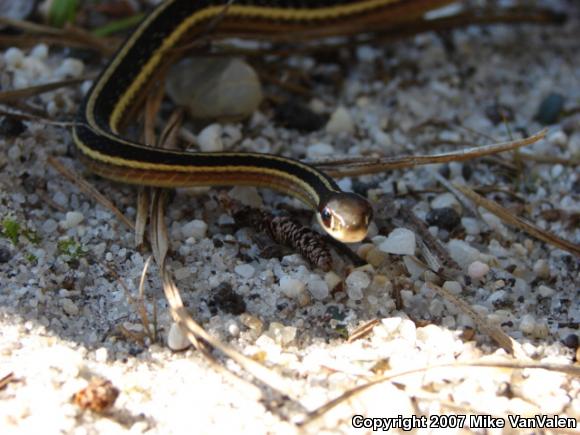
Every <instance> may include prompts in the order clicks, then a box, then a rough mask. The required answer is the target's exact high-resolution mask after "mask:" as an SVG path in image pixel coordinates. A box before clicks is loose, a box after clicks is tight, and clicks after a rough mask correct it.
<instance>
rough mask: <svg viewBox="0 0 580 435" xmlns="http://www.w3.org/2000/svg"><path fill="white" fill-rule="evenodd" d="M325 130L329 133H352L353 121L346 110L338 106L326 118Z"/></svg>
mask: <svg viewBox="0 0 580 435" xmlns="http://www.w3.org/2000/svg"><path fill="white" fill-rule="evenodd" d="M326 131H327V132H328V133H331V134H338V133H353V132H354V122H353V120H352V118H351V116H350V113H349V112H348V110H346V109H345V108H344V107H343V106H340V107H338V108H337V109H336V110H335V111H334V113H333V114H332V116H331V117H330V119H329V120H328V123H327V124H326Z"/></svg>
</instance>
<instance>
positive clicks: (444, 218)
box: [425, 207, 461, 231]
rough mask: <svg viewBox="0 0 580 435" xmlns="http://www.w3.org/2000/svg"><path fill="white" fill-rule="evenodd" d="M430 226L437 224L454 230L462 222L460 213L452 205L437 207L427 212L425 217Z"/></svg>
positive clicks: (439, 226) (448, 229) (445, 228)
mask: <svg viewBox="0 0 580 435" xmlns="http://www.w3.org/2000/svg"><path fill="white" fill-rule="evenodd" d="M425 220H426V221H427V223H428V224H429V226H433V225H434V226H436V227H438V228H443V229H444V230H447V231H452V230H453V229H455V228H456V227H457V226H458V225H459V223H460V222H461V217H460V216H459V213H457V212H456V211H455V209H454V208H452V207H441V208H435V209H433V210H431V211H430V212H429V213H427V216H426V218H425Z"/></svg>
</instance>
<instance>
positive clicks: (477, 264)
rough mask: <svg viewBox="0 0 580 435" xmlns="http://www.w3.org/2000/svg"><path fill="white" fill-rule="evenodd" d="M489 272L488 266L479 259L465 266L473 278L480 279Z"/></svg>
mask: <svg viewBox="0 0 580 435" xmlns="http://www.w3.org/2000/svg"><path fill="white" fill-rule="evenodd" d="M488 272H489V266H488V265H487V264H485V263H482V262H481V261H474V262H473V263H471V264H470V265H469V267H468V268H467V273H468V274H469V276H470V277H471V279H473V280H479V279H482V278H483V277H484V276H485V275H486V274H487V273H488Z"/></svg>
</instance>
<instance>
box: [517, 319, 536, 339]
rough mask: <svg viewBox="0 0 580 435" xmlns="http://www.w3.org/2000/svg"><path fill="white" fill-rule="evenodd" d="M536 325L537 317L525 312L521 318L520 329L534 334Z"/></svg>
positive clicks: (525, 332)
mask: <svg viewBox="0 0 580 435" xmlns="http://www.w3.org/2000/svg"><path fill="white" fill-rule="evenodd" d="M535 327H536V319H534V316H532V315H531V314H525V315H524V316H523V317H522V319H521V320H520V331H522V332H523V333H524V334H528V335H532V334H533V332H534V330H535Z"/></svg>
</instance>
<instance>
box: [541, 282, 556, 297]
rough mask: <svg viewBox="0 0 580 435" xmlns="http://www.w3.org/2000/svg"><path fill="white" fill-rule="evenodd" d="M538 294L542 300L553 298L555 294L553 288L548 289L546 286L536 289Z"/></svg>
mask: <svg viewBox="0 0 580 435" xmlns="http://www.w3.org/2000/svg"><path fill="white" fill-rule="evenodd" d="M538 293H540V296H541V297H543V298H549V297H550V296H553V295H554V293H556V292H555V290H554V289H553V288H550V287H548V286H546V285H541V286H540V287H538Z"/></svg>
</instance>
